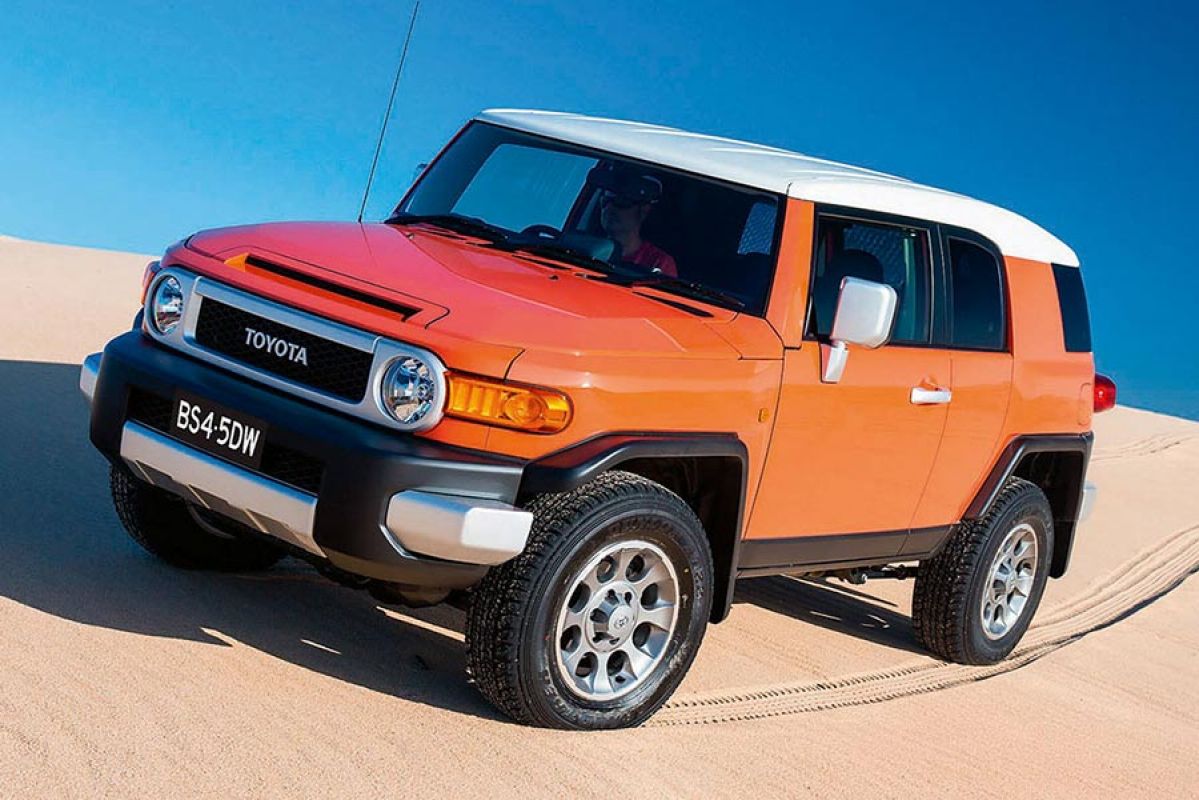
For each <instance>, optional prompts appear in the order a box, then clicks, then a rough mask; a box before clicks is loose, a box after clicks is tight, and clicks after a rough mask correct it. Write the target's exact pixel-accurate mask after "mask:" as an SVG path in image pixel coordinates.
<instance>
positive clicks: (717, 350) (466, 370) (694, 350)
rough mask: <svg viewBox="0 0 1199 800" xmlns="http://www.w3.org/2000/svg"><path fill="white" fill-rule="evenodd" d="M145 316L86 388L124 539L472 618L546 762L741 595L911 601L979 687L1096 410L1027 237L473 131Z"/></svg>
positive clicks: (731, 145)
mask: <svg viewBox="0 0 1199 800" xmlns="http://www.w3.org/2000/svg"><path fill="white" fill-rule="evenodd" d="M143 292H144V298H143V303H144V308H143V310H142V311H141V312H140V313H139V315H138V317H137V319H136V321H135V324H134V329H133V330H132V331H130V332H129V333H126V334H124V335H122V336H119V337H117V338H116V339H114V340H113V341H111V342H110V343H109V344H108V345H107V347H106V348H105V350H104V352H103V354H96V355H94V356H91V357H89V358H88V359H87V360H86V362H85V364H84V365H83V370H82V374H81V379H80V380H81V387H82V389H83V391H84V393H85V394H86V395H87V397H88V398H89V399H90V402H91V440H92V442H93V443H94V445H95V446H96V447H97V448H98V449H99V450H100V451H101V452H102V453H103V454H104V455H105V456H106V457H107V458H108V459H109V461H110V462H111V464H112V469H111V485H112V496H113V501H114V503H115V506H116V511H117V514H118V516H119V517H120V519H121V522H122V523H123V524H124V526H125V528H126V529H127V530H128V531H129V533H130V534H131V535H132V537H133V538H134V539H136V540H137V541H138V542H139V543H140V544H141V545H142V546H143V547H145V549H147V550H148V551H150V552H151V553H153V554H154V555H156V556H158V557H160V558H162V559H164V560H165V561H167V562H169V563H171V564H174V565H177V566H180V567H187V568H202V569H228V570H239V571H240V570H251V569H262V568H266V567H269V566H270V565H271V564H272V563H274V562H275V561H276V560H277V559H279V558H280V557H281V556H282V555H283V554H285V553H291V554H295V555H298V556H301V557H303V558H306V559H309V560H310V561H312V562H313V563H315V564H316V565H318V567H319V568H320V569H321V570H322V571H324V572H325V573H326V574H328V575H329V576H331V577H334V578H336V579H338V580H342V581H345V582H347V583H350V584H353V585H358V586H362V587H364V588H367V589H370V590H371V591H372V592H373V593H374V594H375V595H376V596H378V597H380V598H381V599H384V600H387V601H393V602H406V603H410V604H425V603H436V602H440V601H442V600H445V599H450V600H451V601H457V600H461V601H463V602H465V603H466V604H467V608H468V615H467V628H466V641H467V649H468V655H467V662H468V669H469V674H470V678H471V680H473V682H474V683H475V684H476V685H477V686H478V688H479V690H480V691H481V692H482V693H483V694H484V695H485V696H486V697H487V699H489V700H490V701H491V702H492V703H494V704H495V705H496V706H498V707H499V708H500V709H501V710H502V711H503V712H505V713H506V714H508V715H510V716H511V717H513V718H515V719H517V720H519V721H522V722H526V723H531V724H536V725H543V726H553V727H562V728H610V727H619V726H627V725H635V724H637V723H640V722H641V721H643V720H645V719H646V718H648V717H649V716H650V715H651V714H652V713H653V712H654V711H655V710H656V709H657V708H658V707H659V706H661V705H662V704H663V703H664V702H665V701H666V699H667V698H668V697H669V696H670V694H671V692H673V691H674V690H675V688H676V687H677V686H678V685H679V682H680V681H681V680H682V678H683V676H684V674H685V673H686V672H687V669H688V667H689V666H690V665H691V662H692V660H693V659H694V658H695V655H696V651H697V649H698V648H699V645H700V642H701V640H702V639H703V635H704V630H705V628H706V626H707V625H708V623H709V622H719V621H721V620H723V619H724V618H725V617H726V616H727V615H728V613H729V609H730V602H731V598H732V594H733V587H734V584H735V582H736V580H737V579H738V578H744V577H750V576H758V575H770V574H781V573H786V574H809V575H812V574H815V575H826V576H828V575H832V576H839V577H844V578H849V579H860V578H862V577H865V576H876V577H886V576H899V575H905V574H912V575H914V576H915V589H914V600H913V611H912V624H913V629H914V633H915V637H916V639H917V640H918V641H919V642H920V643H921V644H923V645H924V646H925V647H927V648H928V649H929V650H930V651H932V652H933V653H934V654H936V655H937V656H939V657H941V658H945V659H949V660H952V661H957V662H961V663H968V664H987V663H992V662H995V661H998V660H1000V659H1002V658H1004V657H1005V656H1006V655H1007V654H1008V653H1010V652H1011V651H1012V649H1013V647H1014V646H1015V645H1016V643H1017V642H1018V641H1019V640H1020V637H1021V636H1022V635H1023V634H1024V632H1025V630H1026V629H1027V628H1028V625H1029V622H1030V620H1031V619H1032V617H1033V614H1034V612H1035V611H1036V608H1037V605H1038V603H1039V602H1040V600H1041V594H1042V592H1043V590H1044V588H1045V584H1046V581H1047V579H1048V578H1050V577H1057V576H1060V575H1062V574H1063V573H1064V572H1065V571H1066V568H1067V565H1068V563H1069V560H1070V552H1071V549H1072V547H1073V545H1074V539H1075V535H1076V531H1077V526H1078V522H1079V520H1080V519H1081V518H1082V517H1083V515H1084V513H1085V511H1086V508H1087V507H1088V506H1089V502H1090V499H1091V497H1092V494H1093V489H1092V487H1091V486H1090V485H1089V484H1087V483H1086V482H1085V480H1084V478H1085V474H1086V468H1087V462H1088V457H1089V453H1090V449H1091V438H1092V436H1091V415H1092V413H1093V411H1097V410H1101V409H1103V408H1106V407H1110V405H1111V404H1112V403H1113V402H1114V398H1115V386H1114V385H1113V384H1112V383H1111V381H1109V380H1108V379H1107V378H1104V377H1102V376H1097V375H1095V373H1094V364H1093V359H1092V355H1091V341H1090V330H1089V323H1088V318H1087V307H1086V301H1085V298H1084V295H1083V284H1082V280H1081V277H1080V274H1079V268H1078V261H1077V259H1076V257H1075V254H1074V252H1073V251H1072V250H1071V249H1070V248H1069V247H1067V246H1066V245H1065V244H1063V243H1062V242H1061V241H1059V240H1058V239H1056V238H1054V237H1053V236H1052V235H1050V234H1049V233H1047V232H1046V231H1044V230H1043V229H1042V228H1040V227H1038V226H1036V225H1035V224H1033V223H1032V222H1029V221H1028V220H1026V219H1024V218H1022V217H1020V216H1017V215H1016V214H1013V213H1011V212H1008V211H1005V210H1002V209H999V208H996V207H994V206H991V205H988V204H986V203H983V202H979V201H977V200H973V199H970V198H968V197H964V196H961V195H958V194H951V193H948V192H944V191H940V190H937V189H932V188H928V187H925V186H920V185H917V184H915V183H912V182H910V181H907V180H903V179H900V178H895V177H891V176H888V175H884V174H880V173H877V172H872V171H869V170H865V169H858V168H855V167H849V166H843V165H839V164H833V163H829V162H826V161H821V160H817V159H813V158H808V157H805V156H802V155H798V154H795V153H790V152H786V151H783V150H779V149H775V148H770V147H763V146H756V145H752V144H746V143H743V142H736V141H731V140H727V139H720V138H715V137H710V136H700V135H695V134H690V133H684V132H680V131H676V130H672V129H667V128H662V127H657V126H650V125H641V124H634V123H627V122H618V121H611V120H602V119H594V118H588V117H582V116H577V115H570V114H557V113H546V112H531V111H490V112H486V113H483V114H482V115H480V116H479V117H478V118H476V119H475V120H473V121H471V122H470V123H469V124H468V125H467V126H466V127H465V128H464V129H463V130H462V131H461V132H460V133H459V134H458V135H457V136H456V137H455V138H454V139H453V140H452V141H451V142H450V143H449V145H447V146H446V147H445V149H444V150H443V151H442V152H441V153H440V155H438V157H437V158H436V160H435V161H433V162H432V164H431V165H430V166H428V167H427V168H426V169H425V170H424V172H423V174H421V175H420V177H419V178H418V180H417V181H416V183H415V184H414V185H413V187H412V188H411V189H410V190H409V192H408V193H407V195H406V196H405V197H404V199H403V200H402V201H401V202H400V204H399V205H398V207H397V208H396V210H395V212H394V213H393V214H392V216H391V217H390V218H389V219H387V220H386V221H384V222H381V223H371V224H353V223H336V224H334V223H286V224H283V223H280V224H264V225H253V226H247V227H235V228H226V229H220V230H211V231H204V232H201V233H197V234H195V235H193V236H191V237H189V238H188V239H186V240H184V241H182V242H180V243H178V244H176V245H174V246H172V247H171V248H170V249H168V250H167V251H166V253H165V255H164V256H163V257H162V259H161V260H160V261H156V262H153V263H152V264H150V265H149V266H148V267H147V269H146V273H145V279H144V285H143ZM916 564H918V567H917V566H914V565H916Z"/></svg>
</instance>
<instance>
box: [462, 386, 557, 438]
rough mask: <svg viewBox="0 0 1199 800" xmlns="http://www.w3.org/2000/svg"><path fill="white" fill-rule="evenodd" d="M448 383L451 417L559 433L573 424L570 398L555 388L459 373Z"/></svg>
mask: <svg viewBox="0 0 1199 800" xmlns="http://www.w3.org/2000/svg"><path fill="white" fill-rule="evenodd" d="M446 384H447V386H448V388H449V400H448V401H447V402H446V409H445V413H446V415H447V416H451V417H458V418H459V419H468V420H471V421H473V422H482V423H485V424H487V425H498V426H500V427H503V428H515V429H516V430H522V431H530V432H532V433H557V432H558V431H560V430H562V429H563V428H565V427H566V426H567V425H568V424H569V423H570V416H571V408H570V399H569V398H568V397H567V396H566V395H564V394H562V393H561V392H556V391H554V390H552V389H542V388H540V387H538V386H525V385H524V384H519V383H508V382H505V381H497V380H493V379H491V378H481V377H477V376H474V375H462V374H456V373H450V374H449V375H447V376H446Z"/></svg>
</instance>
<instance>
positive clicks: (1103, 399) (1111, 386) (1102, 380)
mask: <svg viewBox="0 0 1199 800" xmlns="http://www.w3.org/2000/svg"><path fill="white" fill-rule="evenodd" d="M1115 406H1116V382H1115V381H1113V380H1112V379H1111V378H1109V377H1107V376H1106V375H1096V376H1095V412H1096V413H1098V412H1100V411H1108V410H1109V409H1112V408H1115Z"/></svg>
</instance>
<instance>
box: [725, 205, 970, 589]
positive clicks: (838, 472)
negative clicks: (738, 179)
mask: <svg viewBox="0 0 1199 800" xmlns="http://www.w3.org/2000/svg"><path fill="white" fill-rule="evenodd" d="M935 246H936V238H935V227H934V226H932V225H929V224H927V223H920V222H917V221H912V220H902V219H898V218H894V217H888V216H881V215H874V214H867V213H861V212H855V211H843V210H840V209H838V210H835V211H832V210H824V211H823V212H822V213H820V214H818V216H817V220H816V235H815V241H814V251H813V264H812V283H811V286H812V291H811V293H810V294H811V297H810V300H809V310H808V320H807V327H806V331H807V333H806V336H805V340H804V341H803V342H802V344H801V346H800V347H798V348H789V349H788V350H787V351H786V352H785V356H784V359H785V360H784V366H783V386H782V391H781V394H780V400H779V407H778V411H777V416H776V422H775V430H774V434H773V437H772V439H771V444H770V450H769V452H768V455H767V458H766V464H765V468H764V471H763V477H762V482H761V485H760V489H759V492H758V495H757V501H756V503H755V507H754V509H753V512H752V516H751V519H750V525H749V529H748V532H747V540H750V541H749V542H747V545H748V546H747V548H746V550H745V553H746V555H747V556H749V561H750V563H744V566H746V567H752V566H767V565H769V564H774V565H778V564H784V563H812V562H813V560H817V561H833V560H837V559H840V558H843V557H846V556H845V553H847V552H850V551H852V552H853V553H855V555H861V556H863V557H873V556H877V555H888V554H893V553H896V552H898V551H899V549H900V548H901V546H902V544H903V542H904V538H905V536H906V531H907V529H908V528H909V526H910V524H911V521H912V518H913V514H914V512H915V511H916V508H917V505H918V503H919V501H920V497H921V495H922V493H923V491H924V489H925V484H926V483H927V481H928V477H929V474H930V472H931V471H932V468H933V464H934V462H935V459H936V455H937V448H938V445H939V443H940V440H941V434H942V430H943V428H944V426H945V421H946V415H947V408H948V407H947V406H946V405H944V404H943V403H927V402H921V401H922V400H926V399H927V398H928V397H929V395H928V394H923V395H922V393H926V392H932V391H934V390H937V389H949V388H950V387H949V380H950V358H949V354H948V353H947V352H946V351H945V350H943V349H939V348H936V347H934V346H933V324H932V323H933V316H934V314H933V309H934V305H935V298H936V296H937V294H938V289H937V286H936V285H935V281H934V269H933V266H934V263H935V258H934V247H935ZM846 276H852V277H858V278H865V279H867V280H875V281H882V282H885V283H888V284H890V285H891V286H893V287H894V288H895V290H896V292H897V293H898V295H899V310H898V315H897V320H896V324H895V329H894V332H893V334H892V340H891V342H890V343H889V344H887V345H885V346H883V347H881V348H879V349H877V350H866V349H863V348H860V347H851V348H850V354H849V360H848V363H847V365H846V368H845V372H844V374H843V376H842V378H841V380H840V382H839V383H835V384H826V383H822V382H821V353H820V351H821V346H820V343H821V342H827V341H828V334H829V331H830V330H831V327H832V315H833V312H834V310H835V308H836V299H837V294H838V290H839V287H840V282H841V279H842V278H844V277H846ZM914 390H915V395H914V394H913V392H914ZM914 399H915V402H914ZM840 534H855V536H853V537H842V538H841V539H840V540H825V541H820V540H818V538H817V537H825V536H830V535H840ZM858 534H862V535H863V536H857V535H858ZM850 538H852V539H854V540H855V541H853V542H849V541H848V540H849V539H850ZM868 551H874V552H868ZM825 556H827V557H825ZM752 562H757V563H752Z"/></svg>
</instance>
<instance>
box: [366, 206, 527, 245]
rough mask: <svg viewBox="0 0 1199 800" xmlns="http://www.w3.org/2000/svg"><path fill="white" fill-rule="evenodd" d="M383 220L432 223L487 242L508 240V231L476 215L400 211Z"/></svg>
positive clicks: (405, 222)
mask: <svg viewBox="0 0 1199 800" xmlns="http://www.w3.org/2000/svg"><path fill="white" fill-rule="evenodd" d="M385 222H386V223H387V224H388V225H432V226H434V227H437V228H445V229H446V230H450V231H454V232H456V233H465V234H467V235H469V236H477V237H478V238H480V239H486V240H487V241H489V242H504V241H507V240H508V231H506V230H504V229H503V228H501V227H500V226H498V225H492V224H491V223H490V222H487V221H486V220H482V219H479V218H478V217H468V216H465V215H464V214H409V213H407V212H406V211H400V212H397V213H395V214H392V215H391V216H390V217H388V218H387V219H386V220H385Z"/></svg>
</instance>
